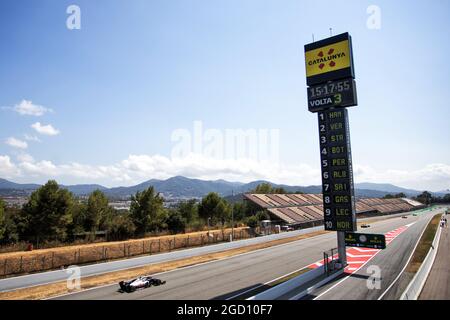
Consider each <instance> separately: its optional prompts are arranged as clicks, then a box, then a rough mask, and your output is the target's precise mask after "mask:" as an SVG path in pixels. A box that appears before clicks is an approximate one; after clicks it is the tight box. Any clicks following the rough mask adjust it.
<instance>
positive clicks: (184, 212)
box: [177, 199, 198, 224]
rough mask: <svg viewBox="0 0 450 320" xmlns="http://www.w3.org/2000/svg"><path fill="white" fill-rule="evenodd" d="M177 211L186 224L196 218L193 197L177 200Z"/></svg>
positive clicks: (195, 204) (195, 205) (196, 210)
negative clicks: (186, 199)
mask: <svg viewBox="0 0 450 320" xmlns="http://www.w3.org/2000/svg"><path fill="white" fill-rule="evenodd" d="M177 211H178V212H179V213H180V215H181V217H182V218H183V219H184V220H185V221H186V223H187V224H189V223H192V222H194V221H195V220H197V219H198V206H197V203H196V200H195V199H191V200H188V201H181V202H179V203H178V205H177Z"/></svg>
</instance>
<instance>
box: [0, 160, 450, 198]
mask: <svg viewBox="0 0 450 320" xmlns="http://www.w3.org/2000/svg"><path fill="white" fill-rule="evenodd" d="M18 159H19V158H18ZM0 174H1V175H2V176H13V177H26V178H27V181H29V179H28V178H29V177H33V178H35V179H39V180H38V181H36V182H42V181H45V180H47V179H56V180H58V181H59V182H61V183H64V184H70V183H100V184H103V185H106V186H118V185H134V184H137V183H141V182H143V181H145V180H148V179H152V178H155V179H167V178H169V177H172V176H176V175H183V176H187V177H190V178H198V179H205V180H216V179H225V180H229V181H241V182H250V181H254V180H269V181H272V182H275V183H283V184H288V185H303V186H304V185H319V184H320V183H321V181H320V168H319V167H318V166H317V168H316V167H312V166H309V165H307V164H299V165H295V166H286V165H277V164H272V163H266V162H258V161H255V160H249V159H240V160H230V159H223V160H218V159H215V158H208V157H206V156H204V155H198V154H190V155H188V156H187V157H184V158H168V157H165V156H161V155H130V156H128V157H127V158H126V159H124V160H122V161H119V162H117V163H115V164H110V165H87V164H80V163H77V162H71V163H66V164H55V163H53V162H51V161H48V160H43V161H35V160H34V159H33V158H32V157H31V156H29V155H22V156H21V157H20V159H19V163H18V164H14V163H12V162H11V160H10V159H9V157H8V156H1V157H0ZM354 174H355V181H356V182H375V183H392V184H396V185H398V186H401V187H407V188H414V189H417V190H424V189H427V190H430V191H440V190H446V189H449V188H450V165H448V164H430V165H427V166H425V167H424V168H420V169H416V170H409V171H406V170H394V169H391V170H386V171H380V170H376V169H374V168H372V167H370V166H355V169H354Z"/></svg>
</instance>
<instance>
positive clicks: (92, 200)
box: [85, 190, 112, 233]
mask: <svg viewBox="0 0 450 320" xmlns="http://www.w3.org/2000/svg"><path fill="white" fill-rule="evenodd" d="M111 209H112V208H111V207H110V206H109V204H108V198H107V197H106V196H105V194H104V193H103V192H101V191H100V190H95V191H94V192H92V193H91V194H90V195H89V199H88V202H87V208H86V217H85V230H87V231H90V232H92V233H94V232H96V231H98V230H99V227H100V225H101V224H102V223H104V222H105V220H106V219H107V218H108V216H109V215H110V214H111Z"/></svg>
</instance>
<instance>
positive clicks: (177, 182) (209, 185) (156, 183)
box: [0, 176, 443, 199]
mask: <svg viewBox="0 0 450 320" xmlns="http://www.w3.org/2000/svg"><path fill="white" fill-rule="evenodd" d="M261 183H270V184H271V185H272V186H273V187H277V188H280V187H281V188H284V189H285V190H286V191H288V192H298V191H300V192H303V193H321V192H322V188H321V186H289V185H284V184H275V183H271V182H269V181H264V180H259V181H253V182H250V183H242V182H229V181H225V180H214V181H207V180H199V179H190V178H186V177H182V176H176V177H172V178H169V179H167V180H157V179H152V180H148V181H146V182H143V183H140V184H138V185H135V186H130V187H115V188H107V187H104V186H101V185H98V184H79V185H69V186H64V185H62V187H64V188H67V189H68V190H69V191H71V192H72V193H74V194H75V195H77V196H83V195H88V194H90V193H91V192H92V191H94V190H96V189H99V190H101V191H103V192H104V193H105V194H106V195H108V196H109V197H111V198H127V197H129V196H131V195H133V194H135V193H136V192H137V191H142V190H145V189H147V188H148V187H150V186H153V187H155V189H156V190H157V191H158V192H161V193H162V194H163V195H164V197H166V198H168V199H171V198H200V197H203V196H205V195H206V194H207V193H209V192H217V193H219V194H220V195H221V196H230V195H231V194H232V193H233V192H234V194H235V195H238V194H241V193H245V192H249V191H250V190H253V189H255V188H256V186H258V185H259V184H261ZM39 187H40V185H38V184H20V183H14V182H11V181H8V180H5V179H0V195H2V196H21V195H22V196H25V195H29V194H30V193H31V192H32V191H33V190H36V189H37V188H39ZM400 192H403V193H405V194H406V195H407V196H409V197H411V196H416V195H418V194H420V193H421V192H422V191H418V190H413V189H405V188H401V187H397V186H394V185H392V184H379V183H358V184H356V195H357V196H360V197H383V196H385V195H386V194H388V193H391V194H392V193H400ZM434 194H435V195H438V196H442V195H443V193H434Z"/></svg>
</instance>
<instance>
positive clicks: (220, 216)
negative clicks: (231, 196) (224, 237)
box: [198, 192, 231, 224]
mask: <svg viewBox="0 0 450 320" xmlns="http://www.w3.org/2000/svg"><path fill="white" fill-rule="evenodd" d="M230 214H231V208H230V205H229V204H228V203H227V202H226V201H225V200H224V199H222V198H221V197H220V196H219V195H218V194H217V193H216V192H210V193H208V194H207V195H206V196H205V197H204V198H203V199H202V201H201V203H200V204H199V206H198V215H199V216H200V218H202V219H204V220H205V221H207V220H208V218H212V219H213V221H214V222H217V221H220V222H221V223H222V224H224V223H225V221H226V220H228V219H229V218H230Z"/></svg>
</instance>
